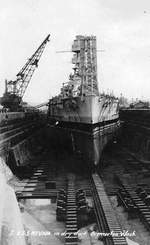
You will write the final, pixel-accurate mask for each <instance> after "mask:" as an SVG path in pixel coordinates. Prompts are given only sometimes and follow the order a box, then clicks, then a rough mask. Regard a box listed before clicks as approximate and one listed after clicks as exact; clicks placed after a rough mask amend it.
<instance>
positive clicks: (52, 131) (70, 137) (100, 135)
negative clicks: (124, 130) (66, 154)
mask: <svg viewBox="0 0 150 245" xmlns="http://www.w3.org/2000/svg"><path fill="white" fill-rule="evenodd" d="M86 126H87V125H86ZM119 128H120V122H119V120H114V121H111V122H107V124H106V125H103V126H102V125H101V124H99V125H98V124H95V125H92V127H89V129H88V130H87V127H86V130H81V126H80V127H79V125H78V124H74V127H73V125H72V124H71V125H70V124H69V123H67V124H66V123H65V124H64V125H63V124H61V125H60V126H56V125H49V127H48V131H47V132H48V137H49V142H50V145H51V146H53V147H54V148H55V149H57V150H58V149H59V150H61V149H62V150H69V151H71V152H74V153H77V154H78V153H79V154H81V155H82V156H83V158H84V159H85V161H86V163H89V164H91V165H98V164H99V163H100V159H101V155H102V152H103V150H104V148H105V146H106V145H107V144H108V142H110V141H113V140H114V139H115V138H116V137H117V134H118V132H119Z"/></svg>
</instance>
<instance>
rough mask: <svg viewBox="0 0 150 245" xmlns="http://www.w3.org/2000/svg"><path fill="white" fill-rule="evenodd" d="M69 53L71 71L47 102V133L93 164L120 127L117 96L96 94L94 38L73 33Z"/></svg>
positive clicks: (97, 161) (97, 91)
mask: <svg viewBox="0 0 150 245" xmlns="http://www.w3.org/2000/svg"><path fill="white" fill-rule="evenodd" d="M72 52H73V53H74V55H73V59H72V63H73V64H74V67H73V74H71V75H70V77H69V82H67V83H64V84H63V86H62V88H61V92H60V94H59V95H58V96H55V97H53V98H52V99H50V101H49V112H48V113H49V114H48V115H49V121H50V134H51V137H52V135H53V136H54V137H53V138H52V141H53V142H54V141H56V139H57V142H59V143H60V142H61V143H62V145H64V146H65V145H66V144H69V142H71V144H69V145H70V146H72V149H73V150H74V151H75V152H80V153H82V155H83V156H84V157H85V159H86V160H89V161H90V162H91V163H93V164H95V165H97V164H98V163H99V161H100V157H101V154H102V151H103V149H104V147H105V146H106V144H107V143H108V142H109V141H110V140H112V139H113V138H114V137H115V136H116V133H117V131H118V129H119V126H120V122H119V112H118V99H117V98H115V97H114V96H110V95H105V94H100V93H99V89H98V81H97V49H96V37H95V36H76V39H75V40H74V43H73V45H72Z"/></svg>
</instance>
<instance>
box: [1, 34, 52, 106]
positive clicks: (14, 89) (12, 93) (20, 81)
mask: <svg viewBox="0 0 150 245" xmlns="http://www.w3.org/2000/svg"><path fill="white" fill-rule="evenodd" d="M49 37H50V35H48V36H47V37H46V38H45V39H44V41H43V42H42V43H41V45H40V46H39V47H38V49H37V50H36V51H35V53H34V54H33V55H32V56H31V58H29V59H28V61H27V62H26V64H25V65H24V66H23V67H22V69H21V70H20V71H19V72H18V74H17V75H16V80H14V81H12V80H11V81H7V80H5V92H4V94H3V97H1V98H0V104H1V105H2V106H3V107H4V108H7V109H9V110H10V111H19V110H21V102H22V98H23V96H24V93H25V91H26V89H27V87H28V85H29V82H30V80H31V78H32V76H33V73H34V71H35V69H36V68H37V67H38V62H39V60H40V58H41V55H42V53H43V51H44V49H45V46H46V44H47V42H48V41H49Z"/></svg>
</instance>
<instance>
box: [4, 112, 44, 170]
mask: <svg viewBox="0 0 150 245" xmlns="http://www.w3.org/2000/svg"><path fill="white" fill-rule="evenodd" d="M45 125H46V120H45V118H44V117H37V115H35V117H34V115H30V117H27V118H24V119H23V120H16V121H14V120H10V121H9V122H8V121H3V123H2V124H0V154H1V155H2V156H3V157H5V158H6V161H7V164H8V165H9V166H10V168H11V170H12V171H13V172H14V173H15V171H16V170H17V168H19V167H23V166H25V165H28V163H29V161H30V160H31V159H32V158H33V157H34V156H35V155H36V154H37V152H39V151H41V149H42V148H43V147H44V144H45ZM30 163H31V161H30Z"/></svg>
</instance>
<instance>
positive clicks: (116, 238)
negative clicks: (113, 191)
mask: <svg viewBox="0 0 150 245" xmlns="http://www.w3.org/2000/svg"><path fill="white" fill-rule="evenodd" d="M54 176H55V177H54ZM56 176H57V174H56V170H54V171H53V170H52V169H51V171H49V161H41V163H40V164H39V165H38V166H37V167H36V168H35V171H34V173H33V175H32V176H31V177H30V178H29V179H28V182H27V184H26V185H25V187H24V188H23V190H22V191H18V192H16V195H17V198H18V200H19V199H31V198H34V199H36V198H40V199H44V198H52V197H55V198H56V199H57V201H58V197H61V198H60V200H59V208H60V210H59V211H60V213H59V212H58V213H59V214H61V215H63V216H62V217H63V218H62V219H63V221H64V222H65V224H66V236H65V241H64V243H65V245H77V244H80V242H79V239H78V234H77V231H78V230H79V229H80V224H79V219H80V216H84V214H85V211H86V199H85V196H86V191H85V190H84V186H82V181H80V184H81V189H78V188H79V185H76V181H75V179H76V176H75V174H72V173H65V172H62V175H61V178H60V176H57V178H56ZM89 181H90V180H89ZM90 187H91V193H92V196H93V203H94V209H95V214H96V223H97V225H98V232H97V233H98V234H99V235H98V236H99V239H100V240H102V241H103V244H104V245H127V243H126V239H125V237H124V236H122V234H123V231H122V229H121V227H120V224H119V223H118V220H117V218H116V215H115V212H114V210H113V208H112V206H111V203H110V200H109V198H108V196H107V194H106V192H105V189H104V185H103V183H102V180H101V178H100V177H99V176H98V174H93V175H92V176H91V183H90ZM86 188H87V187H86ZM88 192H89V191H88ZM60 203H62V204H60ZM79 204H80V205H79ZM61 205H62V206H61ZM57 208H58V206H57ZM56 215H57V214H56ZM105 234H106V235H105Z"/></svg>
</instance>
